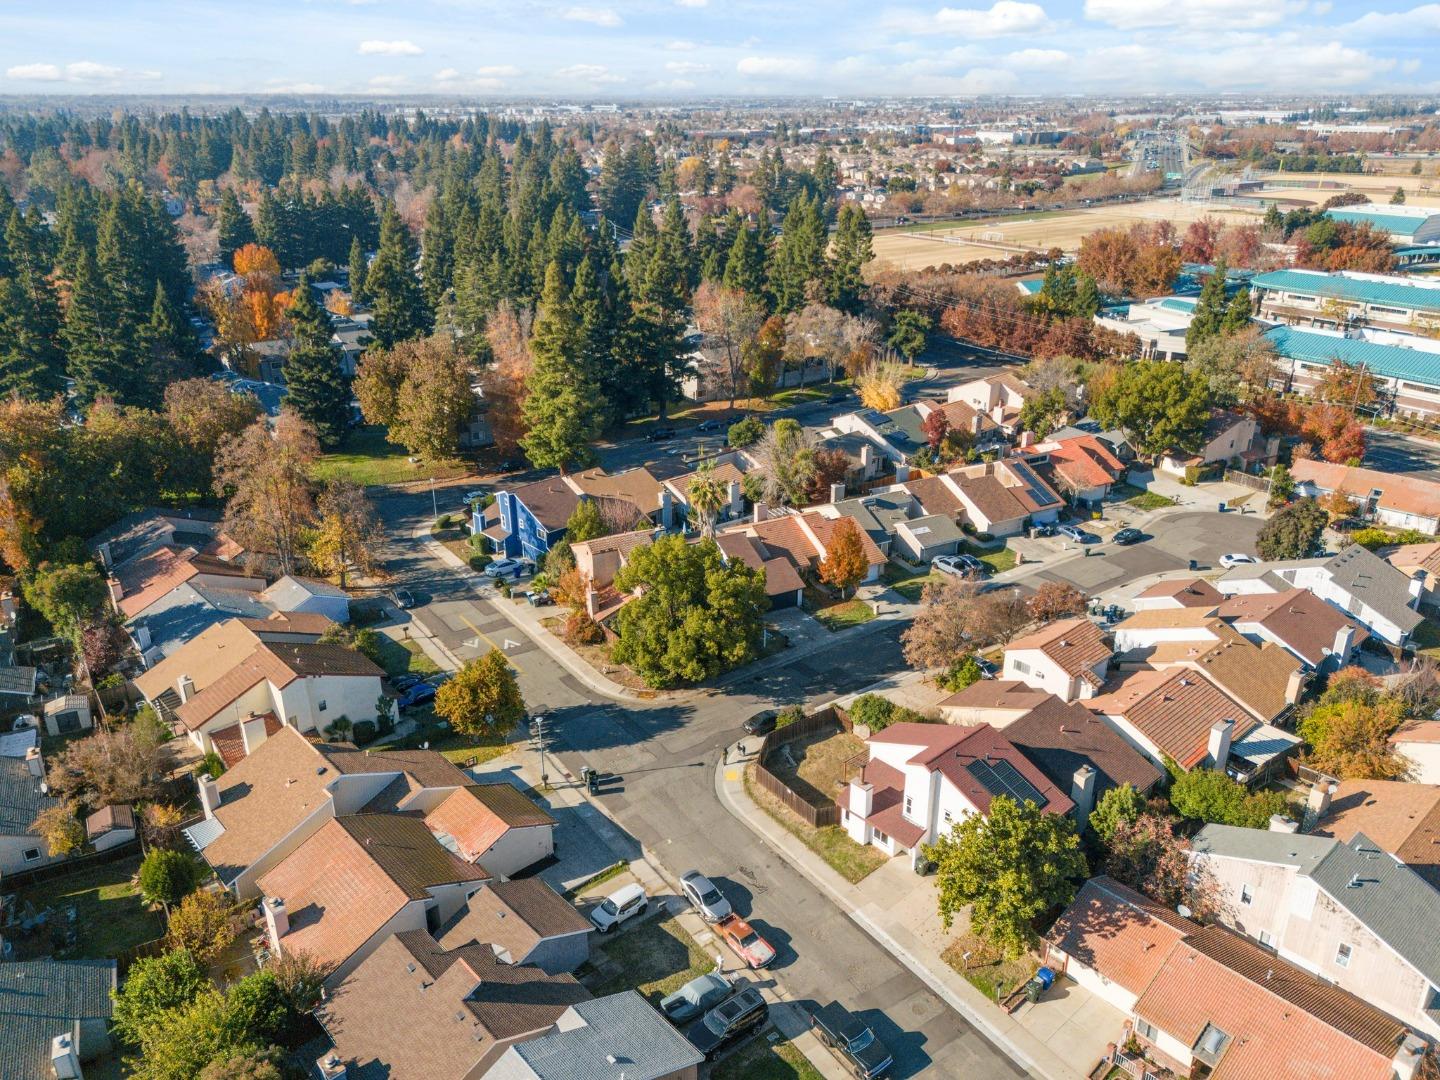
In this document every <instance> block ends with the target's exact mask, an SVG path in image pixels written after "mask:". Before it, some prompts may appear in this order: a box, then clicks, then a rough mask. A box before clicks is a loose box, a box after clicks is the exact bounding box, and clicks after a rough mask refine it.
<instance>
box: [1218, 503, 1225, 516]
mask: <svg viewBox="0 0 1440 1080" xmlns="http://www.w3.org/2000/svg"><path fill="white" fill-rule="evenodd" d="M1216 509H1217V510H1219V511H1220V513H1222V514H1223V513H1224V512H1225V503H1224V502H1221V503H1220V504H1219V505H1218V506H1217V507H1216Z"/></svg>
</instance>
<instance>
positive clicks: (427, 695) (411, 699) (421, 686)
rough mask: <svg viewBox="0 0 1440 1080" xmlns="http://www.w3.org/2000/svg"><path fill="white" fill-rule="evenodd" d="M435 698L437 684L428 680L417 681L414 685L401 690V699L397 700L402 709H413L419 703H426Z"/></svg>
mask: <svg viewBox="0 0 1440 1080" xmlns="http://www.w3.org/2000/svg"><path fill="white" fill-rule="evenodd" d="M434 700H435V684H434V683H428V682H417V683H415V684H414V685H413V686H411V687H409V688H408V689H406V690H402V691H401V692H400V700H399V702H397V704H399V706H400V708H401V709H413V708H415V706H417V705H426V704H429V703H430V702H432V701H434Z"/></svg>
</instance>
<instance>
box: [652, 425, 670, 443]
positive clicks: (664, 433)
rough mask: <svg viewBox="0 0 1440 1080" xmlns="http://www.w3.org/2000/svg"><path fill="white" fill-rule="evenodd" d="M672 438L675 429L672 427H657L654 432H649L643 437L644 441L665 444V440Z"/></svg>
mask: <svg viewBox="0 0 1440 1080" xmlns="http://www.w3.org/2000/svg"><path fill="white" fill-rule="evenodd" d="M674 437H675V429H674V428H673V427H657V428H656V429H655V430H654V431H652V432H650V433H649V434H648V435H646V436H645V441H646V442H665V441H666V440H667V439H673V438H674Z"/></svg>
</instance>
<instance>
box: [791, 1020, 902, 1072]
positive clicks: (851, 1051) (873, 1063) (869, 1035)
mask: <svg viewBox="0 0 1440 1080" xmlns="http://www.w3.org/2000/svg"><path fill="white" fill-rule="evenodd" d="M810 1022H811V1024H812V1025H813V1026H814V1028H815V1034H816V1035H818V1036H820V1041H821V1042H823V1043H824V1044H825V1045H826V1046H828V1047H830V1048H831V1049H832V1050H834V1051H836V1052H837V1053H838V1054H839V1055H840V1056H841V1057H843V1058H844V1059H845V1061H846V1063H847V1064H848V1065H849V1066H850V1068H851V1069H852V1070H853V1071H854V1073H855V1075H856V1076H859V1077H861V1078H862V1080H875V1078H876V1077H879V1076H884V1075H885V1074H886V1073H887V1072H889V1071H890V1066H891V1065H893V1064H894V1063H895V1059H894V1058H892V1057H891V1056H890V1051H889V1050H887V1049H885V1044H884V1043H883V1042H881V1041H880V1038H879V1036H877V1035H876V1034H875V1032H874V1031H872V1030H871V1029H870V1026H869V1025H868V1024H866V1023H865V1021H863V1020H861V1019H860V1018H859V1017H858V1016H856V1015H855V1014H854V1013H852V1012H851V1011H850V1010H849V1009H847V1008H845V1006H844V1005H841V1004H840V1003H839V1002H838V1001H832V1002H831V1003H830V1004H829V1005H826V1006H825V1007H824V1008H823V1009H820V1010H818V1011H817V1012H815V1013H814V1014H813V1015H812V1016H811V1017H810Z"/></svg>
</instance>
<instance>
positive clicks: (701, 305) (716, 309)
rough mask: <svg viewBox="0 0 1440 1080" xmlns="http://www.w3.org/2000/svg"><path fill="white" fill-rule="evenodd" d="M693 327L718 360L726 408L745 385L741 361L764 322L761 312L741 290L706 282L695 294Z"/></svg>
mask: <svg viewBox="0 0 1440 1080" xmlns="http://www.w3.org/2000/svg"><path fill="white" fill-rule="evenodd" d="M694 308H695V325H696V326H698V327H699V328H700V331H701V333H703V334H704V335H705V344H706V346H707V347H708V348H709V349H710V350H711V351H712V352H713V353H714V355H716V356H717V357H718V358H719V361H720V368H721V371H722V373H723V375H724V378H725V388H726V389H727V390H728V391H729V392H730V407H731V408H732V409H733V408H734V407H735V399H736V398H738V397H739V396H740V393H741V390H742V389H744V388H746V387H747V386H748V383H749V376H748V373H747V371H746V365H745V358H746V356H747V355H748V353H749V349H750V345H751V343H752V342H753V341H754V340H755V336H756V335H757V334H758V333H759V332H760V327H761V326H762V325H764V322H765V310H764V308H762V307H761V306H760V305H759V304H758V303H756V302H755V301H754V299H752V298H751V297H750V296H749V295H748V294H746V293H745V291H744V290H742V289H727V288H725V286H723V285H717V284H716V283H714V282H713V281H707V282H705V283H704V284H702V285H701V286H700V287H699V288H698V289H696V290H695V300H694Z"/></svg>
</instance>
